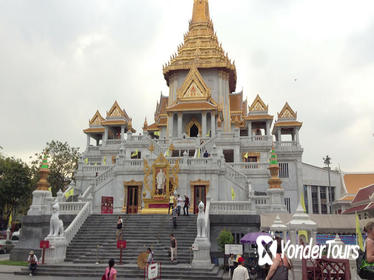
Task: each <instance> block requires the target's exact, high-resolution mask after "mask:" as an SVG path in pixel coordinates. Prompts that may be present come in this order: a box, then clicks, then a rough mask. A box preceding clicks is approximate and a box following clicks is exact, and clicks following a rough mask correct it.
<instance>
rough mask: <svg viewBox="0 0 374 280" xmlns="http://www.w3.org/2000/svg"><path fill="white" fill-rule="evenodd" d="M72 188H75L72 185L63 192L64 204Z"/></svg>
mask: <svg viewBox="0 0 374 280" xmlns="http://www.w3.org/2000/svg"><path fill="white" fill-rule="evenodd" d="M72 188H74V186H72V185H69V187H68V188H67V189H66V190H65V191H64V192H63V194H62V201H63V202H64V201H66V196H65V195H66V194H67V192H68V191H70V190H71V189H72Z"/></svg>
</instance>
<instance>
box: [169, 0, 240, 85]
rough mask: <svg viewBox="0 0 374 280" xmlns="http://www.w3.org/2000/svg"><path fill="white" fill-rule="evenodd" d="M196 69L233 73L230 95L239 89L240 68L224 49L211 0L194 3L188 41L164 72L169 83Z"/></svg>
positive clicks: (187, 36)
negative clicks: (173, 77) (174, 75)
mask: <svg viewBox="0 0 374 280" xmlns="http://www.w3.org/2000/svg"><path fill="white" fill-rule="evenodd" d="M192 66H195V67H196V68H205V69H208V68H219V69H223V70H225V71H227V72H228V73H229V86H230V92H233V91H235V88H236V67H235V64H234V63H232V62H231V61H230V59H229V58H228V55H227V53H225V52H224V50H223V49H222V45H221V44H220V43H219V42H218V39H217V35H216V33H215V32H214V28H213V23H212V21H211V19H210V15H209V3H208V0H194V5H193V12H192V20H191V21H190V25H189V31H188V33H187V34H185V36H184V42H183V44H181V45H180V46H179V47H178V51H177V53H176V54H174V55H172V56H171V58H170V61H169V62H168V63H167V64H166V65H164V67H163V73H164V77H165V80H166V82H167V84H168V85H169V77H170V75H171V74H172V73H173V72H174V71H178V70H189V69H190V68H191V67H192Z"/></svg>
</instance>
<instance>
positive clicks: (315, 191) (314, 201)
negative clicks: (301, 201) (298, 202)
mask: <svg viewBox="0 0 374 280" xmlns="http://www.w3.org/2000/svg"><path fill="white" fill-rule="evenodd" d="M312 208H313V214H319V209H318V187H317V186H312Z"/></svg>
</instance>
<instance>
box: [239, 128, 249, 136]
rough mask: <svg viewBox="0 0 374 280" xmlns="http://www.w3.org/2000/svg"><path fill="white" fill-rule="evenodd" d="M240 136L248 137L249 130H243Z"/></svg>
mask: <svg viewBox="0 0 374 280" xmlns="http://www.w3.org/2000/svg"><path fill="white" fill-rule="evenodd" d="M240 136H248V129H241V130H240Z"/></svg>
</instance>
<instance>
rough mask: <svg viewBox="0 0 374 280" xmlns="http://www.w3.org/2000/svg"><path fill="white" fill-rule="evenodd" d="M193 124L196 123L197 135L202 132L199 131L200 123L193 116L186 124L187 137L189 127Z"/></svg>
mask: <svg viewBox="0 0 374 280" xmlns="http://www.w3.org/2000/svg"><path fill="white" fill-rule="evenodd" d="M193 125H196V126H197V128H198V129H199V135H202V132H201V125H200V123H199V122H198V121H197V120H196V119H195V118H193V119H192V120H191V121H190V122H189V123H188V124H187V125H186V134H187V135H188V137H190V129H191V127H192V126H193Z"/></svg>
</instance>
